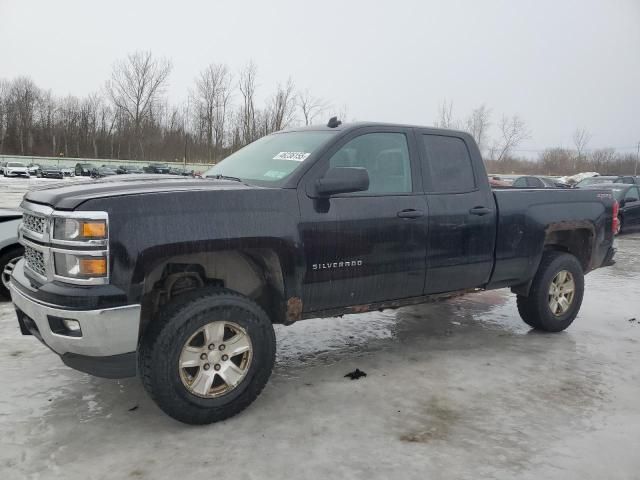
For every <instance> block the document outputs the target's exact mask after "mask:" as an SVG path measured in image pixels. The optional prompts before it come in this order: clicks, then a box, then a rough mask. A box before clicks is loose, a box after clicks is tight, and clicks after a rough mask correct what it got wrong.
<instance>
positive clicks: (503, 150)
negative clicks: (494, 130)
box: [492, 115, 531, 162]
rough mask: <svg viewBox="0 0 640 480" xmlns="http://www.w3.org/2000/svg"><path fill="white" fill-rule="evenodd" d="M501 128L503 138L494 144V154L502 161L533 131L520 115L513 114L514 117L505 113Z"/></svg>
mask: <svg viewBox="0 0 640 480" xmlns="http://www.w3.org/2000/svg"><path fill="white" fill-rule="evenodd" d="M499 129H500V136H501V138H500V139H499V140H498V141H497V142H496V144H495V145H494V147H493V149H492V156H493V157H494V158H495V159H496V160H497V161H499V162H500V161H502V160H504V159H506V158H507V157H508V156H509V154H510V153H511V151H512V150H513V149H514V148H516V147H517V146H518V145H520V143H522V141H523V140H526V139H527V138H529V137H530V136H531V133H530V132H529V129H528V128H527V125H526V123H525V122H524V120H522V119H521V118H520V117H519V116H518V115H513V116H512V117H507V116H506V115H503V116H502V119H501V120H500V125H499ZM496 154H497V156H496Z"/></svg>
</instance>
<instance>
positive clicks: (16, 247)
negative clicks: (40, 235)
mask: <svg viewBox="0 0 640 480" xmlns="http://www.w3.org/2000/svg"><path fill="white" fill-rule="evenodd" d="M11 250H24V248H23V246H22V245H20V244H19V243H12V244H11V245H7V246H6V247H3V248H0V256H2V255H4V254H5V253H7V252H10V251H11Z"/></svg>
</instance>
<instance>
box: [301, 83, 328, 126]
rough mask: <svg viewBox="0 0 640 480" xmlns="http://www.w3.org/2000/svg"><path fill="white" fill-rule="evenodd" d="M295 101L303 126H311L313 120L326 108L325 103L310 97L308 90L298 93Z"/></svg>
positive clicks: (320, 99)
mask: <svg viewBox="0 0 640 480" xmlns="http://www.w3.org/2000/svg"><path fill="white" fill-rule="evenodd" d="M297 99H298V106H299V107H300V110H301V111H302V116H303V117H304V124H305V125H311V123H312V122H313V120H314V119H315V118H316V117H317V116H318V115H320V114H321V113H322V112H324V111H325V110H326V109H327V108H328V105H327V102H326V101H325V100H323V99H322V98H318V97H314V96H313V95H311V93H310V92H309V89H306V90H305V91H304V92H298V95H297Z"/></svg>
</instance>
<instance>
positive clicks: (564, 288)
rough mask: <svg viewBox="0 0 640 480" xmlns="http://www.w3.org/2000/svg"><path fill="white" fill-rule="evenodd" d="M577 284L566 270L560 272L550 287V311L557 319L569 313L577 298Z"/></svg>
mask: <svg viewBox="0 0 640 480" xmlns="http://www.w3.org/2000/svg"><path fill="white" fill-rule="evenodd" d="M575 291H576V283H575V281H574V280H573V275H571V273H570V272H568V271H566V270H561V271H559V272H558V273H557V274H556V276H555V277H553V280H552V281H551V285H550V286H549V309H551V313H553V314H554V315H555V316H556V317H560V316H562V315H564V314H565V313H567V311H568V310H569V308H570V307H571V304H572V303H573V298H574V296H575Z"/></svg>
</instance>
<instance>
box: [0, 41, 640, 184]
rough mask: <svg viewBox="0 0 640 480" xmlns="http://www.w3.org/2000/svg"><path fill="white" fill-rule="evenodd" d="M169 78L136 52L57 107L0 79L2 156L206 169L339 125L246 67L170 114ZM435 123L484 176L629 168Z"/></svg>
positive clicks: (523, 129)
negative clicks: (463, 137) (529, 149)
mask: <svg viewBox="0 0 640 480" xmlns="http://www.w3.org/2000/svg"><path fill="white" fill-rule="evenodd" d="M171 71H172V64H171V61H170V60H168V59H165V58H158V57H154V56H153V54H152V53H151V52H148V51H138V52H134V53H131V54H130V55H128V56H127V57H126V58H124V59H122V60H120V61H118V62H116V63H115V64H114V65H113V67H112V72H111V76H110V78H109V79H108V80H107V81H106V82H105V84H104V85H103V86H102V87H101V88H100V89H99V90H97V91H96V92H94V93H91V94H89V95H87V96H85V97H77V96H74V95H69V96H67V97H56V96H55V95H53V93H52V92H51V91H50V90H45V89H43V88H40V87H39V86H38V85H36V84H35V83H34V82H33V80H31V79H30V78H29V77H18V78H15V79H13V80H3V79H0V154H14V155H43V156H65V157H90V158H113V159H136V160H147V161H172V160H180V161H181V160H183V159H185V160H186V161H190V162H207V163H212V162H217V161H219V160H220V159H222V158H224V157H225V156H227V155H228V154H229V153H231V152H233V151H235V150H237V149H239V148H241V147H243V146H244V145H246V144H248V143H250V142H252V141H254V140H256V139H258V138H260V137H262V136H263V135H267V134H269V133H271V132H274V131H277V130H281V129H283V128H286V127H290V126H293V125H298V124H303V125H310V124H312V123H314V122H316V121H318V120H319V119H320V117H322V121H324V120H325V117H327V118H328V117H329V116H331V115H335V114H337V115H338V116H339V117H340V118H341V119H342V120H346V118H344V117H346V107H342V108H341V109H340V110H339V111H336V108H335V107H334V106H333V105H331V103H330V102H328V101H327V100H325V99H323V98H320V97H316V96H314V95H313V94H312V93H311V92H310V91H309V90H308V89H299V88H297V87H296V85H295V84H294V82H293V80H292V79H291V78H289V79H287V80H285V81H283V82H281V83H279V84H277V85H276V86H275V88H274V90H273V91H272V93H271V94H270V95H267V96H266V101H264V102H260V103H259V102H258V100H257V92H258V69H257V67H256V65H255V64H254V63H252V62H249V63H248V64H246V65H245V66H244V67H242V68H241V69H239V70H237V71H232V70H231V69H230V68H229V67H228V66H227V65H225V64H218V63H212V64H210V65H207V66H206V67H205V68H204V69H202V71H201V72H199V74H198V75H197V76H196V77H195V79H194V81H193V84H192V86H191V88H190V89H189V95H188V100H187V101H186V102H184V103H182V104H179V105H176V104H172V103H170V102H169V101H168V99H167V96H166V87H167V84H168V80H169V76H170V74H171ZM263 98H264V96H263ZM433 123H434V124H435V126H437V127H442V128H456V129H460V130H465V131H468V132H469V133H470V134H471V135H472V136H473V137H474V138H475V140H476V142H477V143H478V146H479V148H480V151H481V153H482V155H483V158H484V159H485V163H486V164H487V169H488V170H489V171H490V172H492V173H514V172H517V173H530V174H545V175H565V174H571V173H576V172H579V171H596V172H601V173H602V172H606V173H612V174H618V173H620V174H621V173H626V174H629V173H633V172H634V168H635V162H636V157H635V156H634V155H633V154H631V153H628V154H623V153H619V152H616V151H615V150H614V149H611V148H606V149H596V150H590V149H589V148H588V146H589V141H590V139H591V135H590V133H589V132H588V131H587V130H585V129H577V130H576V131H575V133H574V135H573V148H549V149H547V150H544V151H542V152H539V154H538V158H536V159H532V158H525V157H523V156H518V155H517V152H518V147H519V146H520V145H521V144H522V143H523V142H524V141H525V140H527V139H529V138H530V137H531V131H530V130H529V128H528V126H527V124H526V122H525V121H524V120H523V119H522V118H521V117H520V116H518V115H517V114H514V115H501V116H499V117H498V118H497V120H495V121H494V119H493V112H492V110H491V109H490V108H489V107H488V106H487V105H484V104H482V105H480V106H479V107H477V108H474V109H473V110H472V111H471V112H470V113H469V114H468V115H467V116H465V117H463V118H458V119H456V118H454V114H453V102H451V101H449V102H447V101H446V100H445V101H443V102H442V103H441V105H440V106H439V109H438V112H437V118H436V119H435V122H433Z"/></svg>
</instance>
